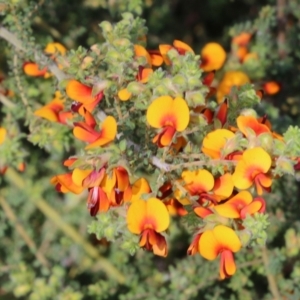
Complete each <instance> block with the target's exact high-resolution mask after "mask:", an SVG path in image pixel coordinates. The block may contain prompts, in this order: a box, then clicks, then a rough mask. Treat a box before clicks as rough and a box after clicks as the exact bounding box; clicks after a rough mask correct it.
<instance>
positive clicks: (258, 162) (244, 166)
mask: <svg viewBox="0 0 300 300" xmlns="http://www.w3.org/2000/svg"><path fill="white" fill-rule="evenodd" d="M271 164H272V160H271V157H270V155H269V154H268V153H267V152H266V151H265V150H264V149H262V148H260V147H255V148H252V149H247V150H245V152H244V153H243V155H242V158H241V159H240V160H239V162H238V164H237V166H236V168H235V171H234V173H233V175H232V179H233V183H234V186H235V187H236V188H238V189H241V190H246V189H248V188H250V187H251V186H252V185H253V184H255V186H256V191H257V193H258V195H261V194H262V193H263V190H267V191H269V190H270V187H271V185H272V178H271V176H270V175H269V174H268V172H269V170H270V168H271Z"/></svg>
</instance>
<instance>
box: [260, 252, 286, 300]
mask: <svg viewBox="0 0 300 300" xmlns="http://www.w3.org/2000/svg"><path fill="white" fill-rule="evenodd" d="M262 259H263V263H264V266H265V270H266V275H267V279H268V283H269V289H270V292H271V293H272V295H273V299H274V300H280V299H281V296H280V293H279V289H278V286H277V282H276V279H275V276H274V275H273V274H272V273H271V272H270V270H269V265H270V261H269V255H268V250H267V247H266V246H264V247H263V248H262Z"/></svg>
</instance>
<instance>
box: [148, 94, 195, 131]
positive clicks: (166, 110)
mask: <svg viewBox="0 0 300 300" xmlns="http://www.w3.org/2000/svg"><path fill="white" fill-rule="evenodd" d="M189 120H190V112H189V108H188V105H187V103H186V101H185V100H184V99H182V98H179V97H178V98H175V99H173V98H172V97H170V96H162V97H159V98H157V99H155V100H154V101H153V102H152V103H151V104H150V106H149V107H148V110H147V121H148V123H149V124H150V125H151V126H152V127H154V128H162V127H165V126H172V127H174V128H175V129H176V130H177V131H183V130H185V129H186V127H187V126H188V124H189Z"/></svg>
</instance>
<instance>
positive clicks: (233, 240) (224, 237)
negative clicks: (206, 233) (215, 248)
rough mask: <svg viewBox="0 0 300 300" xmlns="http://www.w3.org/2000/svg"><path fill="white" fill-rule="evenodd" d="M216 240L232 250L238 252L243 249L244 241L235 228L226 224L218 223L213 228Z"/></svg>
mask: <svg viewBox="0 0 300 300" xmlns="http://www.w3.org/2000/svg"><path fill="white" fill-rule="evenodd" d="M213 233H214V236H215V238H216V240H217V241H218V242H219V243H220V245H222V247H223V248H226V249H228V250H230V251H232V252H237V251H239V250H240V249H241V247H242V243H241V241H240V239H239V238H238V236H237V234H236V233H235V231H234V230H233V229H231V228H230V227H227V226H224V225H217V226H216V227H214V229H213Z"/></svg>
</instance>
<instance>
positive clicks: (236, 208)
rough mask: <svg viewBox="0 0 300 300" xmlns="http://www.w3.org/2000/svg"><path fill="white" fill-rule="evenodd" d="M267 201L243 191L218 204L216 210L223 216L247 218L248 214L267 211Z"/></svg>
mask: <svg viewBox="0 0 300 300" xmlns="http://www.w3.org/2000/svg"><path fill="white" fill-rule="evenodd" d="M265 207H266V204H265V201H264V199H263V198H261V197H256V198H254V199H253V198H252V195H251V193H250V192H248V191H241V192H239V193H238V194H237V195H235V196H234V197H232V198H231V199H229V200H228V201H226V202H225V203H223V204H219V205H216V206H215V207H214V210H215V211H216V212H217V213H218V214H219V215H220V216H222V217H225V218H232V219H236V218H239V219H245V218H246V216H247V214H248V215H253V214H254V213H256V212H259V213H263V212H264V211H265Z"/></svg>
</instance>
